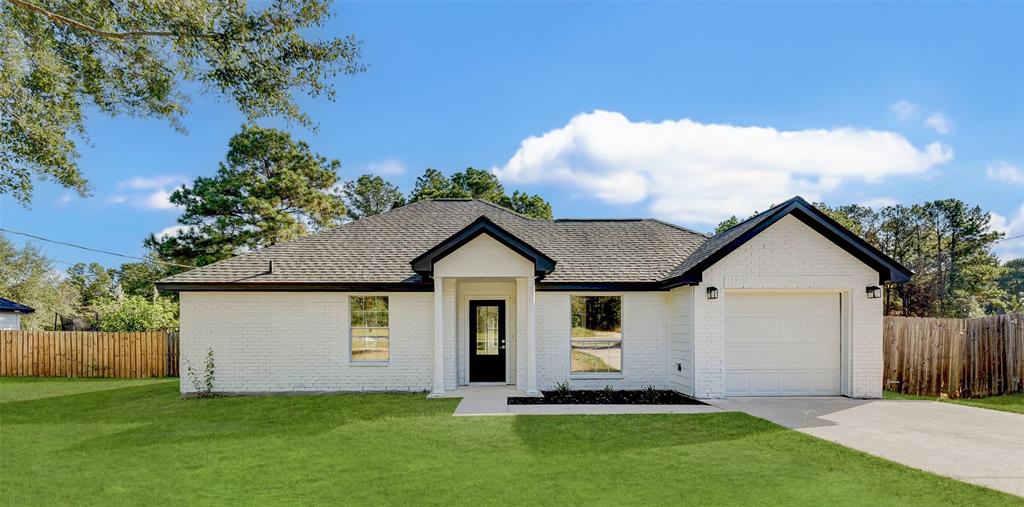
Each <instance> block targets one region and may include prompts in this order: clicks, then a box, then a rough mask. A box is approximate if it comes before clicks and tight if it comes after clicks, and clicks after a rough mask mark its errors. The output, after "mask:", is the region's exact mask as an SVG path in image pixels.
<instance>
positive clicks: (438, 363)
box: [430, 277, 444, 396]
mask: <svg viewBox="0 0 1024 507" xmlns="http://www.w3.org/2000/svg"><path fill="white" fill-rule="evenodd" d="M443 394H444V283H443V282H442V279H441V278H439V277H435V278H434V385H433V389H432V390H431V391H430V395H431V396H441V395H443Z"/></svg>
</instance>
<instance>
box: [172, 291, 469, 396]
mask: <svg viewBox="0 0 1024 507" xmlns="http://www.w3.org/2000/svg"><path fill="white" fill-rule="evenodd" d="M382 295H384V294H382ZM386 295H387V296H389V306H390V325H391V354H390V355H391V359H390V362H389V364H388V365H387V366H363V365H358V363H350V362H349V328H348V323H349V320H348V315H349V313H348V294H343V293H336V292H183V293H182V294H181V357H182V369H181V371H182V383H181V389H182V392H188V391H191V390H192V385H191V383H190V382H189V381H188V377H187V374H186V373H185V360H186V359H189V360H191V362H192V364H193V365H195V367H196V368H197V369H200V370H201V368H202V364H203V361H204V360H205V357H206V350H207V348H212V349H213V351H214V358H215V361H216V382H215V385H214V387H215V389H216V390H217V391H220V392H287V391H361V390H402V391H405V390H410V391H421V390H429V389H430V383H431V371H432V369H433V365H432V358H433V355H434V354H433V321H434V318H433V299H434V298H433V294H431V293H392V294H386ZM452 298H453V299H454V290H453V291H452ZM452 335H453V337H452V348H454V332H452Z"/></svg>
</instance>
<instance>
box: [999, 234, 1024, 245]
mask: <svg viewBox="0 0 1024 507" xmlns="http://www.w3.org/2000/svg"><path fill="white" fill-rule="evenodd" d="M1017 238H1024V234H1018V235H1016V236H1010V237H1007V238H999V239H997V240H995V243H999V242H1000V241H1006V240H1008V239H1017Z"/></svg>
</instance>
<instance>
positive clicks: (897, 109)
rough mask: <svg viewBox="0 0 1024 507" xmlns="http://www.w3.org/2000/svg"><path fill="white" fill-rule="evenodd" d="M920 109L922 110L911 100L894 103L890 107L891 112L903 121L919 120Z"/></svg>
mask: <svg viewBox="0 0 1024 507" xmlns="http://www.w3.org/2000/svg"><path fill="white" fill-rule="evenodd" d="M919 109H920V108H919V107H917V104H915V103H913V102H911V101H909V100H898V101H896V102H893V103H892V105H890V106H889V110H890V111H892V112H893V114H895V115H896V117H897V118H899V119H901V120H903V121H907V120H913V119H915V118H917V113H918V110H919Z"/></svg>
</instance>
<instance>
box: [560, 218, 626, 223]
mask: <svg viewBox="0 0 1024 507" xmlns="http://www.w3.org/2000/svg"><path fill="white" fill-rule="evenodd" d="M644 220H646V219H645V218H556V219H554V220H553V221H555V222H643V221H644Z"/></svg>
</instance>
